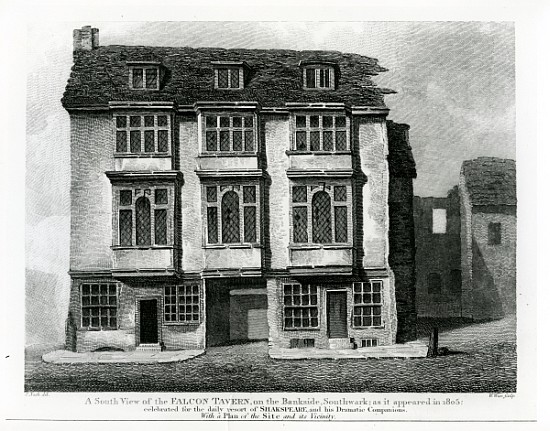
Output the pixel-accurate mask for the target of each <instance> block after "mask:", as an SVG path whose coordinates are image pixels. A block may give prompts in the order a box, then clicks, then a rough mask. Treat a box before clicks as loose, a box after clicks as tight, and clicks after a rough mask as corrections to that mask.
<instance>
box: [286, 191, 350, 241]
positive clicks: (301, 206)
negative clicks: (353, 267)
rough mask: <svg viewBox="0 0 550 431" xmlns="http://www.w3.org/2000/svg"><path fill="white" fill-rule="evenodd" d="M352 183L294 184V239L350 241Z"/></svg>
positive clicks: (292, 209) (292, 203) (292, 202)
mask: <svg viewBox="0 0 550 431" xmlns="http://www.w3.org/2000/svg"><path fill="white" fill-rule="evenodd" d="M351 202H352V199H351V185H350V184H345V183H340V184H330V185H328V184H326V183H321V184H316V185H313V184H300V183H293V184H292V185H291V207H292V208H291V211H292V215H291V218H292V242H293V243H295V244H301V243H314V244H349V243H350V242H351V229H352V224H351Z"/></svg>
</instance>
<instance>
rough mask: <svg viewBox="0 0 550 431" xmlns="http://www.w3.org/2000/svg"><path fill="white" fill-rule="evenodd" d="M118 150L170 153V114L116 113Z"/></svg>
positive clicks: (140, 152) (142, 152)
mask: <svg viewBox="0 0 550 431" xmlns="http://www.w3.org/2000/svg"><path fill="white" fill-rule="evenodd" d="M114 118H115V128H116V152H117V153H120V154H124V153H130V154H153V153H166V154H167V153H169V152H170V145H171V137H170V121H171V119H170V116H169V115H165V114H162V115H161V114H142V115H115V117H114Z"/></svg>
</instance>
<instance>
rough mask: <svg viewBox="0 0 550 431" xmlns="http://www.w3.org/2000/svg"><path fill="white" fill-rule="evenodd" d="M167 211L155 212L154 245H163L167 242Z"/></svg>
mask: <svg viewBox="0 0 550 431" xmlns="http://www.w3.org/2000/svg"><path fill="white" fill-rule="evenodd" d="M166 222H167V211H166V210H165V209H160V210H155V244H159V245H165V244H168V242H167V239H166V237H167V233H166V231H167V226H166V224H167V223H166Z"/></svg>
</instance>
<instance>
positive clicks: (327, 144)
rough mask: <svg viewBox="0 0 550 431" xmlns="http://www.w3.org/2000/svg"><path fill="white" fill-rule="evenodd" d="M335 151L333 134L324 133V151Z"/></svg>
mask: <svg viewBox="0 0 550 431" xmlns="http://www.w3.org/2000/svg"><path fill="white" fill-rule="evenodd" d="M332 150H334V144H333V141H332V132H323V151H332Z"/></svg>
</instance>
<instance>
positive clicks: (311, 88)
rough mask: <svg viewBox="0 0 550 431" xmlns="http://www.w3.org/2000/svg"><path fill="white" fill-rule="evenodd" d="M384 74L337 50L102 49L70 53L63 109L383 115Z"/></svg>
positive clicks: (369, 63)
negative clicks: (331, 107)
mask: <svg viewBox="0 0 550 431" xmlns="http://www.w3.org/2000/svg"><path fill="white" fill-rule="evenodd" d="M384 71H386V69H385V68H383V67H381V66H380V65H379V64H378V61H377V60H376V59H373V58H369V57H365V56H362V55H357V54H348V53H341V52H336V51H291V50H251V49H222V48H167V47H144V46H104V47H94V48H92V49H88V50H81V49H77V50H75V51H74V65H73V67H72V70H71V75H70V78H69V81H68V83H67V87H66V89H65V93H64V95H63V99H62V103H63V106H64V107H65V108H66V109H68V110H71V109H75V108H86V107H97V108H101V107H105V108H107V107H108V104H109V102H113V101H125V102H126V101H131V102H133V101H135V102H147V101H154V102H173V103H175V104H176V105H177V106H179V107H185V106H193V105H194V104H195V103H196V102H220V101H222V102H223V101H225V102H242V101H254V102H257V103H259V104H260V105H261V106H262V107H264V108H266V107H267V108H268V107H284V106H285V104H287V103H296V102H299V103H343V104H345V105H346V106H357V107H377V108H385V104H384V94H389V93H393V91H392V90H388V89H384V88H378V87H376V86H375V84H374V82H373V81H372V79H371V77H372V76H374V75H377V74H378V73H380V72H384Z"/></svg>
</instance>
